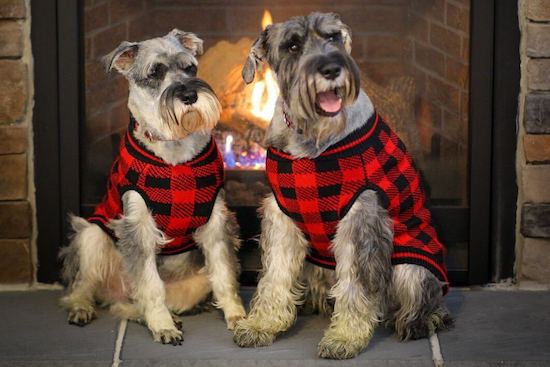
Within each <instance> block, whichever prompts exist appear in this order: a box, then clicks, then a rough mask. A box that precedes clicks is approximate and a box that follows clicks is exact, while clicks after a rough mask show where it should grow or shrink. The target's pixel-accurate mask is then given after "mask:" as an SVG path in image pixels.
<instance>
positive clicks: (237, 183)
mask: <svg viewBox="0 0 550 367" xmlns="http://www.w3.org/2000/svg"><path fill="white" fill-rule="evenodd" d="M490 2H491V4H492V3H493V1H490ZM481 3H484V2H480V3H479V4H478V3H477V2H476V3H474V2H472V3H470V0H363V1H359V0H341V1H339V2H338V3H337V4H335V3H334V2H332V1H327V0H313V1H300V0H298V1H289V0H279V1H276V0H265V1H252V0H234V1H229V0H189V1H177V0H132V1H119V0H87V1H79V2H77V4H76V5H75V6H71V7H70V9H69V8H66V9H64V10H59V17H60V18H59V20H58V21H59V22H60V24H59V26H58V28H59V29H60V30H61V31H58V34H59V35H60V36H59V40H58V42H59V43H60V44H61V43H63V42H69V41H67V40H65V38H66V37H70V36H69V35H70V34H71V33H68V32H67V33H64V32H62V29H63V26H64V24H65V23H62V22H66V24H65V25H66V26H67V27H68V25H70V24H72V25H73V26H74V27H76V29H78V32H76V36H74V41H73V38H71V41H70V42H72V43H71V45H73V47H74V48H73V50H75V52H76V51H77V50H80V51H79V52H77V55H78V57H79V60H80V63H79V64H78V67H79V68H80V69H79V70H81V73H82V74H81V75H82V78H81V83H80V84H79V85H80V87H79V88H80V90H79V91H78V94H79V95H81V96H82V106H83V107H84V108H82V109H80V110H79V111H80V113H81V117H82V118H81V119H80V124H79V125H78V126H77V127H70V128H69V127H67V128H66V129H68V130H66V131H70V133H71V134H73V135H77V136H78V137H77V139H76V141H79V142H80V144H79V145H77V146H71V147H72V148H70V149H71V151H72V153H73V155H72V157H73V158H72V160H71V165H72V167H76V168H77V172H78V178H77V179H74V182H78V183H79V185H77V186H78V187H77V192H73V191H71V190H69V191H68V192H70V195H69V196H70V200H68V201H69V202H70V203H71V204H70V205H68V204H67V205H65V204H63V208H65V209H72V211H75V212H79V213H80V214H82V215H87V214H89V213H90V212H91V210H92V209H93V207H94V206H95V204H96V203H97V202H99V200H101V197H102V195H103V192H104V189H105V182H106V176H107V173H108V171H109V168H110V165H111V162H112V160H113V158H114V156H115V155H116V153H117V148H118V145H119V142H120V138H121V135H122V134H123V132H124V131H125V129H126V128H127V126H128V121H129V112H128V109H127V106H126V104H127V85H126V81H125V80H124V78H123V77H122V76H120V75H118V74H117V73H112V74H110V75H108V74H106V73H105V71H104V69H103V66H102V64H101V62H100V58H101V57H102V56H103V55H105V54H107V53H109V52H110V51H111V50H113V49H114V48H115V47H116V46H117V45H118V44H119V43H120V42H121V41H124V40H130V41H139V40H143V39H146V38H150V37H154V36H162V35H164V34H166V33H167V32H169V31H170V30H171V29H173V28H179V29H182V30H185V31H192V32H194V33H196V34H197V35H198V36H199V37H200V38H202V39H203V40H204V50H205V53H204V54H203V55H202V56H200V58H199V72H198V73H199V76H200V77H202V78H203V79H205V80H206V81H208V82H209V84H211V85H212V87H213V89H214V90H215V92H216V94H217V95H218V97H219V99H220V101H221V103H222V107H223V113H222V116H221V119H220V121H219V124H218V127H217V128H216V130H215V132H214V137H215V139H216V141H217V143H218V146H219V148H220V150H221V151H222V153H223V156H224V159H225V168H226V179H225V190H226V197H227V202H228V204H229V205H230V207H231V209H232V210H234V211H235V212H236V214H237V218H238V220H239V223H240V225H241V230H242V233H241V237H242V239H243V243H244V246H243V249H242V251H241V254H240V256H241V262H242V264H243V269H244V274H245V276H244V278H243V280H244V281H246V282H253V281H254V279H255V278H254V277H255V273H256V272H257V271H258V270H259V267H260V262H259V249H258V245H257V241H256V240H255V238H256V237H257V235H258V233H259V218H258V214H257V212H256V210H257V208H258V206H259V204H260V202H261V200H262V198H263V197H265V195H266V194H267V193H269V192H270V188H269V186H268V185H267V183H266V179H265V173H264V164H265V155H266V153H265V152H266V151H265V149H266V146H265V144H264V140H263V138H264V135H265V131H266V129H267V127H268V125H269V121H270V119H271V116H272V115H273V110H274V106H275V101H276V99H277V96H278V93H279V91H278V88H277V84H276V82H275V75H274V72H273V71H272V70H270V69H269V68H268V67H267V66H263V67H262V69H260V70H259V72H258V73H257V78H256V79H255V81H254V82H253V83H252V84H250V85H245V83H244V82H243V80H242V78H241V68H242V65H243V64H244V62H245V60H246V57H247V55H248V52H249V48H250V46H251V44H252V42H253V41H254V40H255V38H256V37H257V36H258V35H259V33H260V32H261V30H262V29H264V28H265V26H266V25H267V24H269V23H271V22H279V21H284V20H286V19H288V18H289V17H292V16H299V15H307V14H309V13H310V12H313V11H320V12H336V13H338V14H339V15H340V17H341V19H342V21H343V22H344V23H346V24H347V25H348V26H350V27H351V30H352V56H353V57H354V59H355V60H356V62H357V64H358V65H359V67H360V70H361V75H362V76H361V80H362V82H361V85H362V88H363V89H364V90H365V92H366V93H367V95H368V96H369V97H370V98H371V99H372V101H373V103H374V105H375V107H376V109H377V111H378V112H379V113H380V114H381V115H382V116H383V117H384V119H385V120H386V121H387V122H388V124H389V125H391V126H392V128H393V129H394V130H395V131H396V132H397V133H398V135H399V136H400V137H401V139H402V140H403V141H404V143H405V145H406V146H407V148H408V150H409V152H410V153H411V154H412V156H413V158H414V159H415V162H416V165H417V166H418V168H419V169H420V171H421V173H422V175H423V178H424V180H425V182H426V190H427V194H428V197H429V200H430V204H431V208H432V211H433V214H434V221H435V225H436V227H437V229H438V231H439V233H440V237H441V238H442V240H443V241H444V242H445V244H446V246H447V248H448V257H447V265H448V268H449V270H450V276H451V279H452V281H453V282H454V283H455V284H460V283H468V282H470V283H471V282H474V283H476V282H484V281H487V280H488V274H489V270H488V269H489V265H488V264H489V258H488V257H489V247H488V246H489V244H488V241H489V240H488V238H489V237H490V236H489V233H488V232H489V227H490V224H489V222H490V220H491V216H490V211H491V210H492V209H491V204H490V202H488V199H487V197H488V196H490V188H491V182H493V181H491V180H490V177H491V176H490V175H491V168H490V167H485V169H484V168H483V167H482V166H481V165H483V164H484V163H483V162H485V163H487V164H488V166H490V162H491V154H492V153H491V144H492V140H491V139H492V138H491V129H492V128H493V127H492V126H493V125H492V124H493V122H492V119H491V116H492V115H491V114H489V115H487V114H485V115H483V113H482V111H484V110H483V109H484V108H485V107H484V106H485V105H486V104H487V96H488V94H487V92H486V91H490V92H491V93H492V91H493V89H492V88H493V84H492V83H491V82H490V81H489V80H485V79H484V78H485V75H486V73H487V71H488V70H489V71H491V72H492V69H491V68H492V65H493V64H491V62H493V58H492V57H491V55H492V52H493V51H492V50H493V47H494V44H493V43H491V42H494V37H492V36H491V34H492V33H491V34H487V32H488V31H487V30H486V29H485V28H484V26H485V25H486V24H485V23H484V22H485V21H486V19H485V18H486V16H494V14H495V7H494V6H496V5H494V4H493V5H494V6H493V5H487V4H485V5H483V4H481ZM71 11H72V12H73V13H72V14H73V17H74V16H75V15H74V14H78V16H77V17H76V21H75V20H74V19H73V18H70V17H69V14H68V12H71ZM516 15H517V14H516ZM491 19H493V18H491ZM69 20H70V21H69ZM75 22H76V23H75ZM79 22H80V24H81V25H82V26H81V27H79V26H78V24H79ZM491 26H492V27H493V28H495V27H496V26H494V24H493V23H491ZM493 28H490V29H491V32H493V30H492V29H493ZM33 44H36V45H40V44H41V42H34V41H33ZM58 49H59V50H60V51H59V52H60V53H63V52H67V51H66V49H65V48H63V47H58ZM472 50H477V52H476V53H472ZM37 52H38V51H37ZM489 53H491V54H489ZM487 60H489V61H490V62H487ZM61 64H63V65H67V59H66V58H64V57H63V55H61V56H59V65H60V66H59V67H61ZM60 75H61V74H60ZM60 78H61V76H60ZM60 83H61V82H60ZM474 83H475V84H474ZM59 85H60V86H61V87H63V84H62V83H61V84H59ZM61 87H60V88H61ZM72 90H73V91H74V90H75V89H72ZM476 93H477V96H481V97H480V98H474V96H476ZM60 98H61V97H60ZM79 106H80V105H79ZM487 106H488V108H492V107H490V106H492V104H490V103H489V105H487ZM484 116H489V119H485V118H484ZM65 126H69V125H68V123H67V124H65ZM59 131H60V134H61V135H62V134H63V131H65V130H63V127H60V128H59ZM483 139H486V140H485V141H484V140H483ZM487 139H488V140H487ZM486 144H488V145H486ZM485 145H486V146H485ZM487 147H488V148H487ZM43 154H46V153H43ZM487 170H488V171H487ZM486 171H487V172H486ZM473 173H475V174H473ZM65 175H69V170H66V173H65ZM67 177H69V176H67ZM73 177H74V176H73ZM488 178H489V179H488ZM64 182H65V183H66V185H65V187H68V186H70V185H68V183H70V182H71V179H70V178H65V181H64ZM39 186H40V185H39ZM60 195H63V193H61V194H60ZM63 208H60V211H63ZM39 222H40V218H39ZM62 222H63V221H62V220H59V223H62ZM39 224H40V223H39ZM485 225H486V227H487V228H485V227H484V226H485ZM59 226H60V227H62V228H65V227H63V225H62V224H59ZM62 232H63V231H62ZM51 252H53V251H51ZM50 257H51V256H50ZM481 263H483V264H484V265H480V266H478V264H481Z"/></svg>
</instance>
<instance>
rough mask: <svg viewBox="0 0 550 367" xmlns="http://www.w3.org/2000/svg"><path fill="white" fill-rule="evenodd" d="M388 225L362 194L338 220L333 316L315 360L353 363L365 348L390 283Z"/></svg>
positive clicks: (369, 195)
mask: <svg viewBox="0 0 550 367" xmlns="http://www.w3.org/2000/svg"><path fill="white" fill-rule="evenodd" d="M392 238H393V233H392V224H391V221H390V220H389V219H388V216H387V214H386V212H385V210H384V209H383V208H382V207H380V206H379V205H378V200H377V197H376V193H375V192H374V191H370V190H369V191H365V192H364V193H363V194H362V195H361V196H360V197H359V198H358V199H357V200H356V202H355V203H354V204H353V206H352V208H351V209H350V211H349V212H348V213H347V214H346V216H345V217H344V218H343V219H342V220H341V221H340V223H339V225H338V231H337V233H336V236H335V238H334V241H333V251H334V257H335V259H336V279H337V281H336V283H335V285H334V287H333V288H332V289H331V296H332V297H334V301H335V302H334V313H333V314H332V317H331V322H330V326H329V327H328V329H327V330H326V331H325V335H324V337H323V339H322V340H321V342H320V343H319V349H318V352H319V356H320V357H322V358H331V359H347V358H353V357H355V356H356V355H357V354H359V353H360V352H361V351H362V350H363V349H364V348H365V347H366V346H367V345H368V343H369V341H370V339H371V338H372V335H373V333H374V329H375V327H376V325H377V324H378V323H379V321H380V320H381V318H382V316H383V312H384V308H385V306H384V303H385V300H386V297H385V293H386V290H387V285H388V284H389V281H390V279H391V263H390V257H391V251H392Z"/></svg>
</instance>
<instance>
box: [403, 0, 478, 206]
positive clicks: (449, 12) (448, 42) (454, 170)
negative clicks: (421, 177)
mask: <svg viewBox="0 0 550 367" xmlns="http://www.w3.org/2000/svg"><path fill="white" fill-rule="evenodd" d="M408 21H409V25H408V40H409V42H410V46H409V47H410V49H411V55H410V64H409V70H410V73H411V74H412V75H414V76H415V79H416V87H417V93H418V97H419V98H418V99H417V102H416V103H417V105H416V111H417V124H418V126H417V128H418V131H419V139H420V146H421V147H422V149H423V150H424V154H425V155H426V156H427V157H428V158H427V159H428V160H429V157H430V156H432V158H433V159H434V160H435V161H434V162H433V163H431V164H427V165H425V166H426V175H427V176H428V178H429V179H431V181H434V182H435V181H436V180H437V177H453V178H456V180H454V182H447V183H440V184H436V185H434V186H436V187H437V188H438V190H440V191H441V190H444V189H447V190H448V192H441V193H440V194H439V195H438V196H440V197H455V198H456V196H457V193H460V194H459V197H460V199H461V200H460V202H457V203H454V204H463V205H464V204H466V201H467V182H466V179H467V175H466V174H465V172H467V157H468V154H467V149H468V98H469V92H468V90H469V58H470V56H469V46H470V39H469V32H470V31H469V27H470V24H469V21H470V1H469V0H411V3H410V10H409V19H408ZM437 163H444V164H443V165H438V164H437ZM430 166H431V167H430ZM431 168H434V171H435V172H434V174H433V178H432V177H430V173H431ZM445 171H449V172H445ZM442 173H443V174H442Z"/></svg>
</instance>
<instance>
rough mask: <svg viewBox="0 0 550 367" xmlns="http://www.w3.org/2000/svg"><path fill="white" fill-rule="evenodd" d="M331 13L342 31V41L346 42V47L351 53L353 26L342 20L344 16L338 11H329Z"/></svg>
mask: <svg viewBox="0 0 550 367" xmlns="http://www.w3.org/2000/svg"><path fill="white" fill-rule="evenodd" d="M329 15H331V16H333V17H334V18H336V21H337V22H338V24H339V26H340V29H341V30H340V31H341V32H342V41H343V42H344V49H345V50H346V52H347V53H348V54H351V28H350V27H349V26H348V25H347V24H345V23H344V22H342V18H341V17H340V14H338V13H329Z"/></svg>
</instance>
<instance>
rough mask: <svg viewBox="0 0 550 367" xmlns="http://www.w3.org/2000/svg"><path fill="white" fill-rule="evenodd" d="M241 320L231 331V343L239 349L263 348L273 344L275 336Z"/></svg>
mask: <svg viewBox="0 0 550 367" xmlns="http://www.w3.org/2000/svg"><path fill="white" fill-rule="evenodd" d="M249 321H250V320H247V319H243V320H240V321H237V322H236V324H235V327H234V329H233V341H234V342H235V344H237V345H238V346H239V347H265V346H268V345H271V344H273V341H274V340H275V334H274V333H272V332H270V331H268V330H265V329H262V328H260V327H258V325H254V324H252V323H250V322H249Z"/></svg>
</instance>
